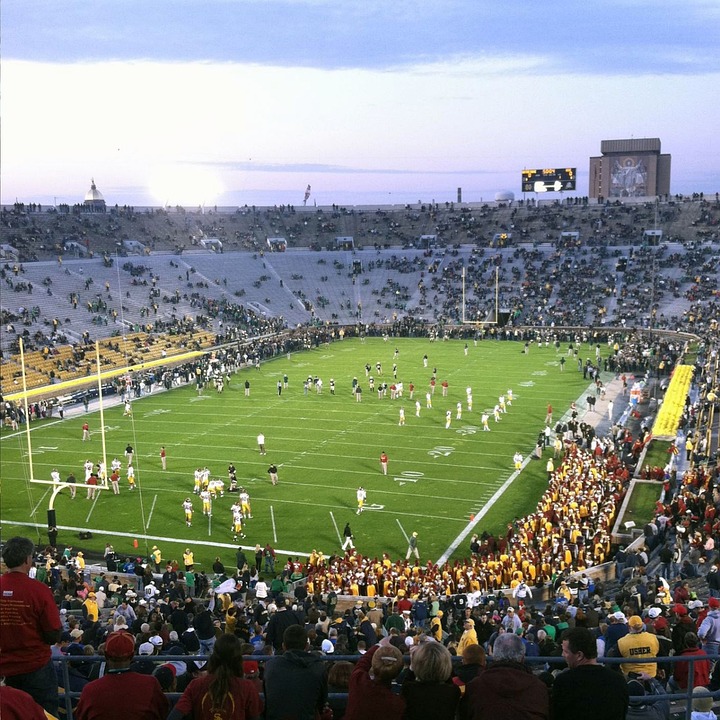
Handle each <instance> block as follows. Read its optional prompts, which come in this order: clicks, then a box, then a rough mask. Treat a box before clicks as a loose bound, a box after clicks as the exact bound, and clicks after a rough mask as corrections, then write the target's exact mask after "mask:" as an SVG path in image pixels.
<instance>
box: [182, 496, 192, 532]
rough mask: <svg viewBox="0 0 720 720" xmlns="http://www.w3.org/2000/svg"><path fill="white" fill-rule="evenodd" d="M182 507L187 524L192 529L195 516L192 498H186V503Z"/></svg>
mask: <svg viewBox="0 0 720 720" xmlns="http://www.w3.org/2000/svg"><path fill="white" fill-rule="evenodd" d="M182 507H183V511H184V512H185V524H186V525H187V526H188V527H190V526H191V525H192V516H193V504H192V501H191V500H190V498H185V502H184V503H183V504H182Z"/></svg>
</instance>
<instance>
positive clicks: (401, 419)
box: [398, 408, 405, 425]
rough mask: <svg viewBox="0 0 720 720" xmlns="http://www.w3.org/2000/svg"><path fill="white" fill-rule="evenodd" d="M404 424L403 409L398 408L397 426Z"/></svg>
mask: <svg viewBox="0 0 720 720" xmlns="http://www.w3.org/2000/svg"><path fill="white" fill-rule="evenodd" d="M404 424H405V408H400V418H399V422H398V425H404Z"/></svg>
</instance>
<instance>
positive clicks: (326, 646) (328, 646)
mask: <svg viewBox="0 0 720 720" xmlns="http://www.w3.org/2000/svg"><path fill="white" fill-rule="evenodd" d="M320 649H321V650H322V651H323V652H324V653H325V654H327V655H329V654H330V653H334V652H335V646H334V645H333V644H332V642H330V640H323V641H322V645H321V646H320Z"/></svg>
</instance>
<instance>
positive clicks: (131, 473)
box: [127, 465, 137, 490]
mask: <svg viewBox="0 0 720 720" xmlns="http://www.w3.org/2000/svg"><path fill="white" fill-rule="evenodd" d="M127 481H128V485H129V486H130V489H131V490H135V488H136V487H137V485H136V484H135V468H134V467H133V466H132V465H128V469H127Z"/></svg>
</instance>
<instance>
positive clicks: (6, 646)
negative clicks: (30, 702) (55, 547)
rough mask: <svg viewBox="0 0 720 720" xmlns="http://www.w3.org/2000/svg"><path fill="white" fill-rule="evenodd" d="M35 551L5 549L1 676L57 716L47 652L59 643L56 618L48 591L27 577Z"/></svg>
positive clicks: (22, 542)
mask: <svg viewBox="0 0 720 720" xmlns="http://www.w3.org/2000/svg"><path fill="white" fill-rule="evenodd" d="M34 553H35V545H34V544H33V542H32V540H29V539H28V538H24V537H12V538H10V539H9V540H8V541H7V543H6V544H5V547H4V548H3V560H4V561H5V564H6V565H7V568H8V571H7V572H6V573H5V574H4V575H2V576H0V644H1V645H2V652H0V676H4V677H5V683H6V684H7V685H10V686H11V687H14V688H18V689H19V690H24V691H25V692H26V693H28V694H29V695H30V696H31V697H32V698H33V699H34V700H35V701H36V702H37V703H38V704H39V705H42V707H43V708H45V710H47V711H48V712H49V713H51V714H52V715H57V714H58V694H57V676H56V674H55V669H54V668H53V664H52V661H51V660H50V646H51V645H53V644H54V643H56V642H58V641H59V640H60V630H61V629H62V623H61V622H60V612H59V610H58V607H57V605H56V604H55V601H54V599H53V595H52V592H51V591H50V588H49V587H47V585H45V584H43V583H41V582H38V581H37V580H34V579H32V578H30V577H29V573H30V568H31V567H32V566H33V555H34Z"/></svg>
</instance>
